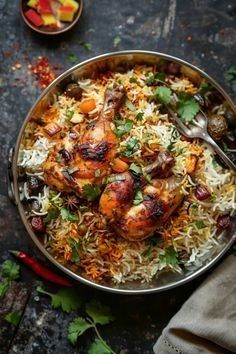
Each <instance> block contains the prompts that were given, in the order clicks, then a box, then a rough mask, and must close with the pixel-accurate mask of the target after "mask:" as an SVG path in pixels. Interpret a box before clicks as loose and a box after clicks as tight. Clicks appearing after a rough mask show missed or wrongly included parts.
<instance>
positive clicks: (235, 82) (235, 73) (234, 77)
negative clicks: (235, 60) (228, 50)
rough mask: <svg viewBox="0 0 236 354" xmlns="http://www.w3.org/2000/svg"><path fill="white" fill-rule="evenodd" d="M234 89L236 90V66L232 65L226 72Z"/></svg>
mask: <svg viewBox="0 0 236 354" xmlns="http://www.w3.org/2000/svg"><path fill="white" fill-rule="evenodd" d="M225 77H226V79H227V80H228V82H229V84H230V86H231V88H232V90H233V91H234V92H236V66H230V67H229V68H228V70H227V71H226V74H225Z"/></svg>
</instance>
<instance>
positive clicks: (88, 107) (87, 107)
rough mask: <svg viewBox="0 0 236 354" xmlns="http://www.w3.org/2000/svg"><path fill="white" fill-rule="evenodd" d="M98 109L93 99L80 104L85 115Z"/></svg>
mask: <svg viewBox="0 0 236 354" xmlns="http://www.w3.org/2000/svg"><path fill="white" fill-rule="evenodd" d="M95 108H96V102H95V100H94V99H93V98H90V99H88V100H84V101H82V102H81V104H80V109H81V111H82V112H83V113H89V112H91V111H93V110H94V109H95Z"/></svg>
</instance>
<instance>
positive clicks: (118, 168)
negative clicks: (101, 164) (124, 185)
mask: <svg viewBox="0 0 236 354" xmlns="http://www.w3.org/2000/svg"><path fill="white" fill-rule="evenodd" d="M128 168H129V165H128V164H127V163H126V162H124V161H122V160H121V159H119V157H117V158H115V159H114V160H113V161H112V169H113V171H115V172H125V171H127V170H128Z"/></svg>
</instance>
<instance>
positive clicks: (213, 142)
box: [204, 134, 236, 173]
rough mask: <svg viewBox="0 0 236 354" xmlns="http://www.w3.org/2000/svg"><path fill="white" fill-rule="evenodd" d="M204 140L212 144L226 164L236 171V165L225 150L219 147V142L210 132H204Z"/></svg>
mask: <svg viewBox="0 0 236 354" xmlns="http://www.w3.org/2000/svg"><path fill="white" fill-rule="evenodd" d="M204 140H205V141H206V142H207V143H208V144H210V145H211V146H212V147H213V148H214V150H215V151H216V153H217V154H218V155H219V156H220V157H221V158H222V160H224V162H225V164H226V165H227V166H228V167H229V168H230V169H232V170H233V171H234V173H236V165H235V164H234V163H233V162H232V161H231V160H230V159H229V158H228V156H227V155H226V154H225V153H224V151H223V150H222V149H221V148H220V147H219V145H218V144H216V142H215V141H214V140H213V139H212V138H211V137H210V135H208V134H204Z"/></svg>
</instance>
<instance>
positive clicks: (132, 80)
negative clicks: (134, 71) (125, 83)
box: [129, 76, 138, 84]
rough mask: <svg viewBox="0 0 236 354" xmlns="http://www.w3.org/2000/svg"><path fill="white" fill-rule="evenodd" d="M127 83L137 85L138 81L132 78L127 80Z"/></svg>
mask: <svg viewBox="0 0 236 354" xmlns="http://www.w3.org/2000/svg"><path fill="white" fill-rule="evenodd" d="M129 82H130V83H131V84H138V80H137V79H136V77H133V76H132V77H131V78H130V79H129Z"/></svg>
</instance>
